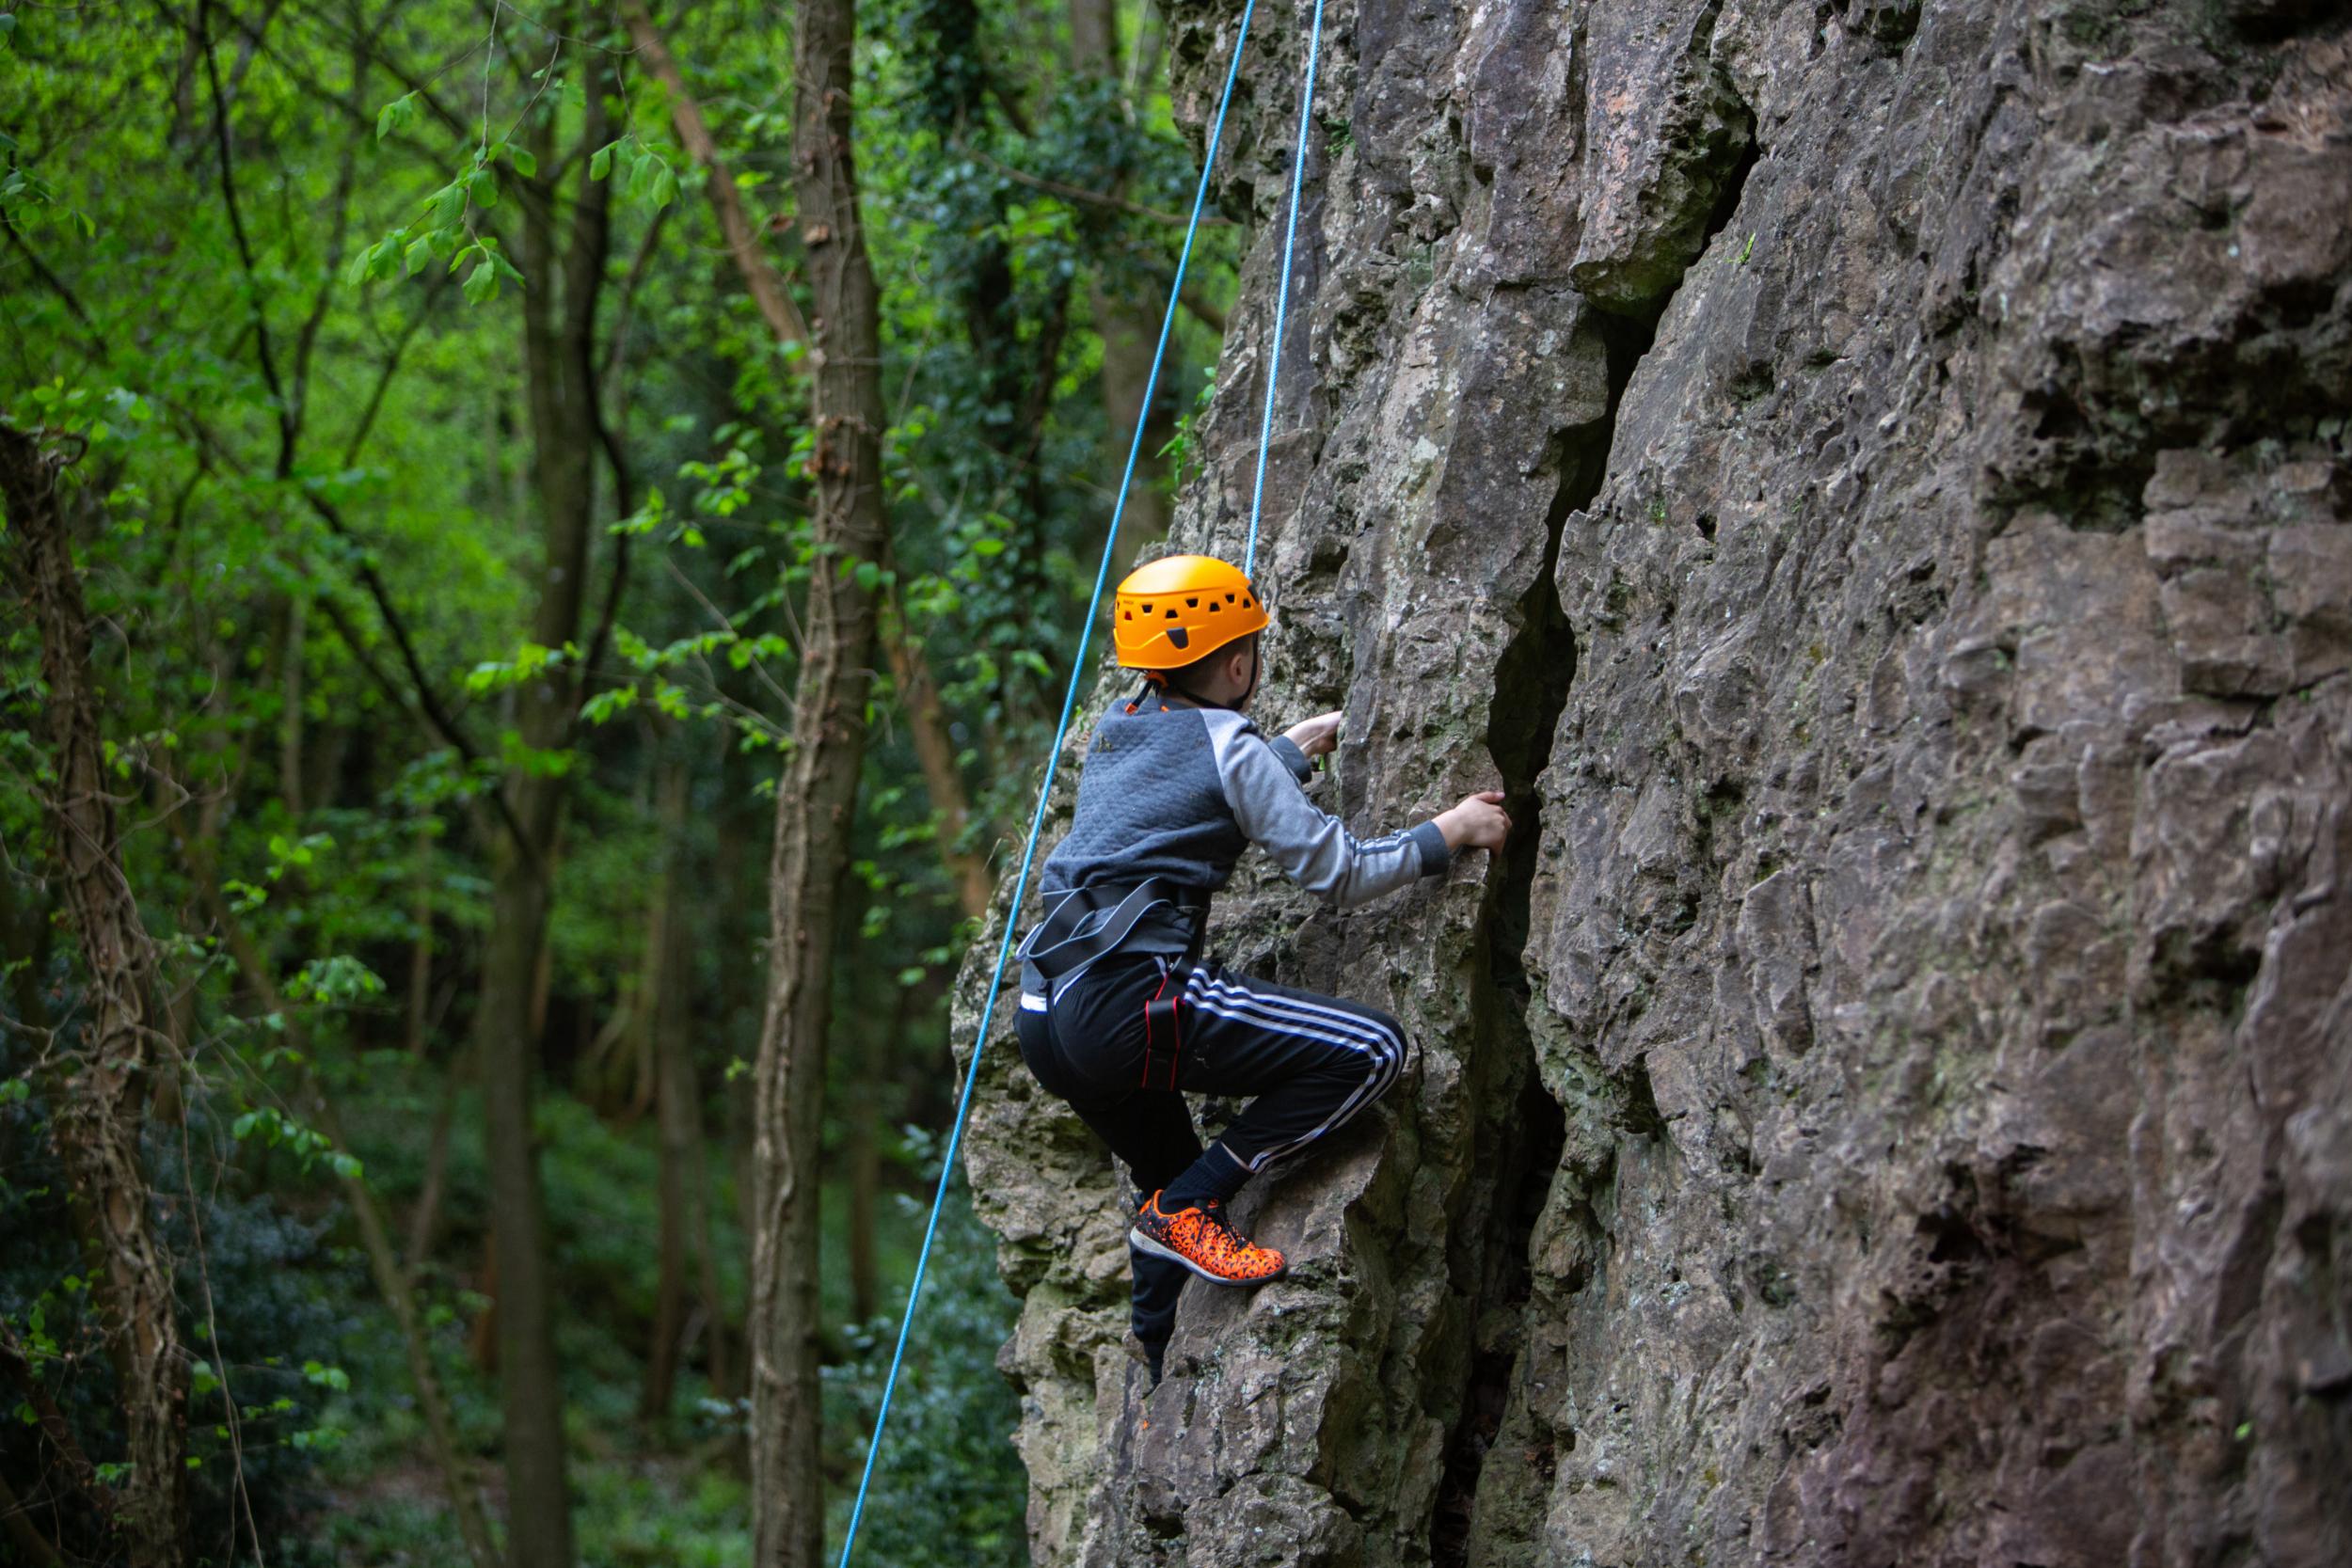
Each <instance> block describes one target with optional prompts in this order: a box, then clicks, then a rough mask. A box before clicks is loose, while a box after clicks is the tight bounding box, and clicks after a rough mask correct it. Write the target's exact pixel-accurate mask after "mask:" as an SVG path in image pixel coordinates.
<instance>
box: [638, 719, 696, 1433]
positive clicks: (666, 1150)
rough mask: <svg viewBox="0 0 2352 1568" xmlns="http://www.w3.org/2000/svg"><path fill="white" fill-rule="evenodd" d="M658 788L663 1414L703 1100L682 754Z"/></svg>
mask: <svg viewBox="0 0 2352 1568" xmlns="http://www.w3.org/2000/svg"><path fill="white" fill-rule="evenodd" d="M658 779H659V782H658V783H657V784H656V786H655V794H656V798H657V800H656V806H655V812H656V816H657V819H658V820H659V821H660V825H661V829H660V831H661V852H662V863H661V880H660V891H659V892H658V893H657V894H656V895H655V899H654V911H653V918H652V926H653V928H654V932H655V936H654V940H653V942H652V943H651V945H652V947H653V952H652V954H651V955H650V957H651V962H650V964H649V965H648V966H647V974H646V985H645V990H646V991H647V993H648V995H647V997H646V1004H647V1011H648V1014H649V1016H648V1017H647V1018H646V1019H645V1021H644V1028H645V1029H646V1031H647V1033H648V1036H649V1037H650V1040H651V1045H652V1050H653V1058H654V1080H655V1086H654V1103H655V1115H656V1117H658V1118H659V1121H660V1133H661V1166H660V1209H661V1235H660V1243H659V1254H660V1258H659V1263H658V1265H657V1273H658V1275H659V1280H660V1282H659V1284H658V1285H657V1286H656V1288H655V1291H654V1312H653V1343H652V1345H651V1346H650V1347H649V1349H650V1354H648V1355H647V1356H646V1358H645V1387H644V1400H643V1402H642V1407H641V1408H642V1413H643V1414H644V1417H645V1418H646V1419H647V1420H658V1419H660V1418H662V1417H664V1416H667V1415H668V1414H669V1412H670V1405H671V1402H672V1401H673V1400H674V1399H675V1397H676V1392H677V1367H678V1355H679V1346H680V1342H681V1340H682V1339H683V1338H684V1337H685V1331H686V1253H687V1247H688V1244H689V1241H690V1238H691V1234H692V1232H691V1216H690V1215H689V1213H688V1212H687V1209H688V1198H687V1194H688V1193H689V1191H690V1190H693V1189H695V1188H697V1187H698V1185H699V1183H700V1180H701V1169H700V1163H701V1158H702V1103H701V1089H700V1087H699V1085H697V1084H696V1083H695V1077H694V1055H693V1042H692V1041H691V1039H690V1038H688V1037H687V1034H686V1030H685V1027H684V1025H685V1022H686V1008H685V1007H684V1006H683V1003H684V1000H685V999H684V998H683V997H682V996H680V995H679V994H678V992H679V991H680V990H682V989H683V988H684V984H685V981H686V979H687V974H688V972H687V968H686V964H685V961H684V960H685V958H686V956H687V948H686V942H685V940H684V932H683V929H682V927H684V925H685V921H684V919H683V918H682V915H681V911H679V909H678V908H677V904H678V900H679V890H680V888H681V887H682V886H683V883H684V878H683V875H682V873H683V872H684V870H685V865H684V861H685V856H686V830H687V790H688V785H689V784H691V774H690V773H689V771H688V769H687V766H686V762H685V759H684V758H683V757H682V756H665V757H664V758H663V759H662V760H661V763H660V768H659V769H658Z"/></svg>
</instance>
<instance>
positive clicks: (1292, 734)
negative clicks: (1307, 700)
mask: <svg viewBox="0 0 2352 1568" xmlns="http://www.w3.org/2000/svg"><path fill="white" fill-rule="evenodd" d="M1282 738H1283V739H1285V740H1287V741H1289V742H1290V743H1291V744H1292V745H1294V746H1295V747H1297V748H1298V749H1299V750H1300V751H1301V752H1305V753H1306V754H1307V755H1309V756H1311V757H1319V756H1322V755H1324V754H1325V753H1327V752H1330V751H1332V750H1333V749H1335V748H1336V747H1337V746H1338V745H1339V743H1340V716H1339V715H1338V714H1336V713H1319V714H1317V715H1315V717H1313V718H1312V719H1302V720H1300V721H1298V722H1297V723H1295V724H1293V725H1292V726H1291V727H1290V728H1289V729H1287V730H1284V731H1283V732H1282Z"/></svg>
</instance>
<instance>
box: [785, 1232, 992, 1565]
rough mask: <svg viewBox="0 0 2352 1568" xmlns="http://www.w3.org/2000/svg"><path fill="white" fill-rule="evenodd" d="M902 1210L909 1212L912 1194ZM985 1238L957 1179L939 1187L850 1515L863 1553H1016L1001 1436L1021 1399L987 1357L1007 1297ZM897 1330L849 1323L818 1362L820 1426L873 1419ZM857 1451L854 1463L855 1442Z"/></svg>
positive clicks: (944, 1560)
mask: <svg viewBox="0 0 2352 1568" xmlns="http://www.w3.org/2000/svg"><path fill="white" fill-rule="evenodd" d="M909 1218H910V1220H913V1221H916V1222H918V1223H919V1218H920V1215H919V1213H918V1212H916V1211H915V1209H914V1204H913V1200H912V1199H910V1200H909ZM991 1242H992V1238H990V1237H989V1235H988V1234H987V1233H986V1232H985V1231H983V1230H982V1229H981V1228H980V1227H979V1222H978V1221H977V1220H975V1219H974V1218H973V1217H972V1205H971V1200H970V1199H969V1198H968V1197H967V1196H965V1195H964V1194H963V1192H962V1191H961V1187H959V1188H958V1189H957V1190H956V1191H954V1192H952V1193H950V1194H949V1195H948V1198H947V1203H946V1208H945V1209H944V1210H943V1211H942V1212H941V1215H940V1229H939V1240H938V1242H937V1243H936V1245H935V1246H934V1247H933V1249H932V1253H931V1266H930V1273H929V1275H927V1277H926V1279H925V1283H924V1291H923V1301H922V1307H921V1317H920V1319H919V1321H918V1323H917V1324H916V1327H915V1331H914V1342H913V1343H912V1344H911V1345H910V1347H909V1349H908V1352H907V1357H906V1362H905V1365H904V1367H903V1369H902V1370H901V1371H900V1373H899V1378H898V1389H897V1391H896V1392H895V1393H894V1394H893V1395H892V1396H891V1402H890V1426H889V1429H888V1431H887V1432H886V1433H884V1436H883V1440H882V1441H883V1449H882V1454H881V1455H880V1457H879V1459H878V1461H877V1463H876V1465H875V1471H874V1486H873V1491H872V1494H871V1495H870V1496H869V1497H867V1499H866V1513H865V1517H864V1518H863V1520H862V1521H861V1522H860V1524H859V1526H858V1551H859V1553H860V1554H861V1555H862V1556H864V1557H865V1558H866V1560H868V1561H872V1562H887V1563H891V1564H893V1565H894V1568H977V1565H983V1564H995V1563H1003V1564H1012V1563H1021V1562H1025V1561H1027V1560H1028V1544H1027V1536H1026V1533H1025V1512H1026V1503H1027V1486H1026V1478H1025V1476H1024V1475H1023V1473H1022V1469H1021V1463H1020V1460H1019V1459H1018V1457H1017V1456H1016V1455H1015V1454H1014V1451H1013V1449H1012V1444H1011V1441H1010V1439H1011V1436H1012V1431H1013V1428H1015V1427H1016V1426H1018V1425H1019V1424H1020V1421H1021V1404H1020V1402H1019V1401H1018V1400H1017V1399H1015V1398H1014V1396H1013V1392H1012V1388H1011V1386H1010V1385H1009V1384H1008V1383H1006V1382H1005V1380H1004V1377H1003V1375H1002V1374H1001V1373H999V1372H998V1371H997V1370H996V1365H995V1359H996V1347H997V1346H998V1345H1000V1344H1002V1343H1004V1341H1005V1339H1006V1338H1008V1337H1009V1335H1010V1334H1011V1332H1012V1323H1013V1318H1014V1315H1015V1305H1016V1304H1015V1303H1014V1302H1013V1300H1012V1298H1011V1297H1009V1295H1007V1294H1006V1293H1005V1289H1004V1286H1003V1285H1002V1284H1001V1283H1000V1282H999V1281H998V1280H997V1278H996V1270H995V1264H994V1261H993V1256H994V1248H993V1245H992V1244H991ZM897 1299H903V1297H902V1296H901V1297H899V1298H897ZM897 1338H898V1323H897V1321H896V1319H895V1317H894V1318H889V1319H877V1320H876V1321H875V1322H873V1323H869V1324H866V1325H864V1326H862V1327H860V1328H858V1329H856V1330H854V1331H853V1332H852V1334H851V1336H850V1344H851V1349H852V1352H853V1354H852V1357H851V1359H850V1360H849V1361H847V1362H845V1363H844V1364H842V1365H841V1366H838V1367H831V1368H827V1369H826V1377H825V1394H826V1419H827V1422H828V1424H829V1425H830V1426H834V1427H840V1426H844V1425H846V1426H848V1427H850V1429H851V1430H852V1431H853V1432H857V1433H866V1432H871V1431H872V1430H873V1422H874V1417H875V1414H876V1412H877V1410H878V1409H879V1408H880V1405H881V1395H882V1380H883V1377H884V1376H885V1374H886V1373H887V1372H888V1371H889V1369H890V1355H891V1351H892V1349H893V1347H894V1345H895V1344H896V1342H897ZM857 1458H858V1460H859V1462H860V1463H861V1464H862V1463H863V1461H864V1453H863V1451H862V1449H860V1451H859V1452H858V1454H857ZM849 1501H850V1497H848V1496H842V1497H837V1499H836V1506H835V1507H834V1510H833V1512H832V1515H831V1518H830V1521H829V1523H830V1526H831V1529H830V1534H831V1538H832V1549H833V1550H834V1552H836V1553H837V1552H838V1551H839V1549H840V1540H841V1537H842V1535H843V1534H844V1533H845V1532H846V1530H847V1528H848V1525H849V1509H848V1506H847V1505H848V1503H849Z"/></svg>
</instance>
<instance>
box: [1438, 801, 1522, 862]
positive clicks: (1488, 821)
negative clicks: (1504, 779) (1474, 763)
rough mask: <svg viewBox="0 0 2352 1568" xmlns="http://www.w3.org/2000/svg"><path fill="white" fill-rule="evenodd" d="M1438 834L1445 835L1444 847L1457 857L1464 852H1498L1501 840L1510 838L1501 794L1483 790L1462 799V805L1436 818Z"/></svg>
mask: <svg viewBox="0 0 2352 1568" xmlns="http://www.w3.org/2000/svg"><path fill="white" fill-rule="evenodd" d="M1437 823H1438V832H1441V833H1443V834H1445V843H1446V847H1447V848H1449V849H1452V850H1454V851H1456V852H1457V853H1458V852H1459V851H1461V850H1464V849H1500V848H1502V843H1503V840H1505V839H1507V838H1509V837H1510V836H1511V818H1510V816H1509V815H1508V814H1506V813H1505V812H1504V811H1503V809H1502V791H1501V790H1499V789H1482V790H1480V791H1479V792H1478V793H1477V794H1475V795H1465V796H1463V797H1462V801H1461V804H1459V805H1457V806H1454V808H1452V809H1451V810H1449V811H1441V812H1439V813H1438V816H1437Z"/></svg>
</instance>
